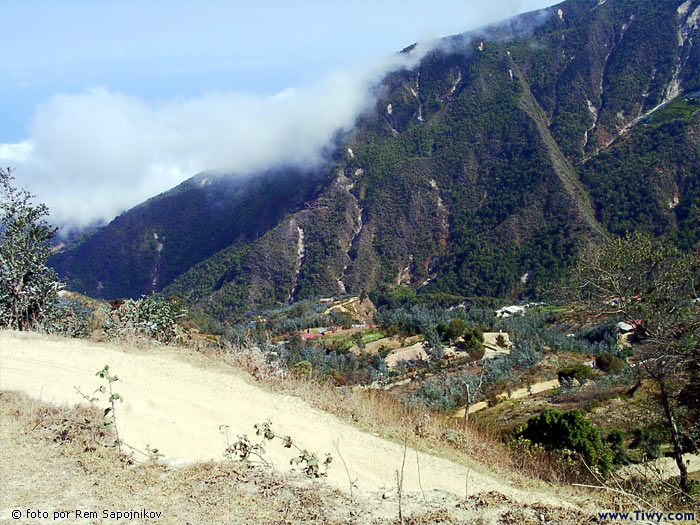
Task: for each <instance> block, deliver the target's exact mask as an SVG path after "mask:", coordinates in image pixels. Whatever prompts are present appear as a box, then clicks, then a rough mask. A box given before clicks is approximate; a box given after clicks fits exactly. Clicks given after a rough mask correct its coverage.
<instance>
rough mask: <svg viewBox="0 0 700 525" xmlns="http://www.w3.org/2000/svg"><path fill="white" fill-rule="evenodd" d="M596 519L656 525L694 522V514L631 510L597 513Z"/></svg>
mask: <svg viewBox="0 0 700 525" xmlns="http://www.w3.org/2000/svg"><path fill="white" fill-rule="evenodd" d="M598 518H599V519H601V520H610V521H629V520H634V521H638V520H647V521H655V522H657V523H659V522H662V521H676V522H682V521H695V513H694V512H646V511H643V510H633V511H631V512H599V513H598Z"/></svg>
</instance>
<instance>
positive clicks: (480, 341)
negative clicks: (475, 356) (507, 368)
mask: <svg viewBox="0 0 700 525" xmlns="http://www.w3.org/2000/svg"><path fill="white" fill-rule="evenodd" d="M464 344H465V345H466V347H467V349H475V350H480V349H482V348H483V347H484V333H483V332H482V331H481V330H480V329H479V328H475V327H473V328H469V329H468V330H465V332H464Z"/></svg>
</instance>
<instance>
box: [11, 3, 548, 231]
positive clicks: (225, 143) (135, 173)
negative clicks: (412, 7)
mask: <svg viewBox="0 0 700 525" xmlns="http://www.w3.org/2000/svg"><path fill="white" fill-rule="evenodd" d="M532 1H533V2H534V1H535V0H532ZM538 1H540V2H541V1H542V0H538ZM508 2H510V0H508V1H505V0H502V1H501V0H494V4H493V6H491V7H492V8H493V9H491V8H489V10H488V11H489V12H490V11H494V13H495V10H496V8H497V7H499V9H500V11H498V12H499V13H502V15H503V16H507V15H508V14H514V13H516V12H518V11H520V10H522V9H521V7H522V5H521V4H523V5H524V4H526V3H527V2H525V1H524V0H523V1H522V2H520V3H518V2H516V3H515V4H518V5H515V4H509V3H508ZM504 5H507V8H505V7H504ZM484 9H485V8H484ZM494 13H491V15H493V14H494ZM476 14H478V15H479V16H482V15H484V13H482V12H479V11H478V10H477V13H476ZM473 22H474V20H472V23H473ZM520 29H522V28H519V30H520ZM435 42H436V41H435V40H433V41H430V40H428V39H426V40H424V41H423V42H422V43H421V44H420V45H418V46H416V48H414V50H413V52H412V53H411V54H410V55H408V54H396V55H392V56H390V57H388V58H385V59H383V60H379V61H376V62H375V63H374V64H372V65H370V66H367V65H366V64H365V65H363V66H355V67H346V68H344V69H337V70H334V71H331V72H328V73H327V74H325V75H324V76H322V77H320V78H317V79H315V80H314V81H311V82H307V83H306V84H303V85H301V86H299V87H296V88H288V89H284V90H282V91H280V92H277V93H272V94H258V93H250V92H242V91H221V90H220V91H210V92H205V93H204V94H202V95H199V96H195V97H185V98H182V97H181V98H172V99H167V100H161V101H157V102H153V101H150V100H147V99H146V98H140V97H137V96H131V95H127V94H124V93H123V92H120V91H118V90H115V89H112V88H110V87H102V86H97V87H93V88H90V89H87V90H85V91H82V92H78V93H58V94H55V95H53V96H51V97H50V98H49V99H48V100H46V101H45V102H43V103H42V104H40V105H38V106H37V107H36V110H35V112H34V115H33V118H32V119H31V122H30V124H29V126H28V130H29V133H28V135H29V136H28V138H27V139H26V140H24V141H22V142H19V143H16V144H0V164H2V165H4V166H10V167H15V168H16V169H17V171H16V172H15V176H16V177H17V184H18V185H19V186H22V187H24V188H26V189H28V190H29V191H31V192H32V193H34V194H36V196H37V200H39V201H41V202H45V203H46V204H47V205H48V206H49V209H50V210H51V220H52V221H53V222H54V223H56V224H58V225H66V226H72V227H85V226H89V225H91V224H94V223H95V222H102V221H109V220H111V219H112V218H113V217H114V216H115V215H117V214H119V213H120V212H122V211H124V210H126V209H128V208H130V207H132V206H134V205H136V204H138V203H140V202H142V201H144V200H146V199H148V198H150V197H152V196H154V195H156V194H158V193H160V192H162V191H166V190H168V189H170V188H172V187H173V186H175V185H177V184H179V183H180V182H182V181H183V180H185V179H187V178H189V177H191V176H192V175H195V174H196V173H199V172H202V171H224V172H228V173H239V174H248V173H251V172H254V171H256V170H265V169H268V168H271V167H274V166H279V165H282V164H287V165H295V166H302V167H303V166H313V165H317V164H318V163H319V162H322V160H323V151H324V149H325V148H326V147H327V146H328V145H329V142H330V141H331V140H332V138H333V137H334V136H335V135H336V134H337V133H338V132H339V131H343V130H348V129H350V128H352V126H353V125H354V123H355V121H356V119H357V117H358V116H359V115H360V114H361V113H362V112H363V111H364V110H366V109H368V108H369V107H371V106H372V105H373V103H374V98H373V95H372V88H373V87H374V86H376V84H377V83H378V82H379V81H380V80H381V79H382V77H383V76H384V75H385V74H386V73H388V72H389V71H392V70H397V69H400V68H403V67H411V66H412V65H414V64H415V63H416V62H417V61H418V60H419V59H420V58H421V56H422V55H423V54H424V53H425V52H426V51H427V50H428V49H430V48H431V46H432V45H433V44H434V43H435ZM443 43H444V41H443Z"/></svg>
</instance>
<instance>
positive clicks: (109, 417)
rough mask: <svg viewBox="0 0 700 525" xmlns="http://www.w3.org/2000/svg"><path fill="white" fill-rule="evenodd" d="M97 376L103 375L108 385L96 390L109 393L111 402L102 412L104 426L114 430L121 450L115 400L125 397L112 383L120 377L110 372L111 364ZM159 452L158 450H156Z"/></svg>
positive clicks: (117, 445)
mask: <svg viewBox="0 0 700 525" xmlns="http://www.w3.org/2000/svg"><path fill="white" fill-rule="evenodd" d="M95 375H96V376H97V377H101V378H102V379H104V380H105V381H106V382H107V386H106V387H105V386H104V385H102V386H100V387H99V388H98V389H97V390H95V392H99V393H101V394H109V397H108V398H107V402H108V403H109V406H108V407H107V408H105V409H104V412H103V414H102V418H103V422H102V426H103V427H104V428H105V429H108V430H112V429H113V430H114V434H115V435H116V437H117V438H116V440H115V442H114V445H115V446H116V447H117V448H118V449H119V452H121V451H122V441H121V439H120V438H119V429H118V428H117V410H116V408H117V407H116V405H115V402H116V401H119V402H121V403H123V402H124V398H123V397H122V396H121V395H119V394H117V393H116V392H114V390H113V389H112V383H114V382H116V381H119V377H117V376H116V375H110V373H109V365H105V366H104V368H103V369H102V370H99V371H98V372H97V373H96V374H95ZM156 452H157V450H156Z"/></svg>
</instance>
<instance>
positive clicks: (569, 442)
mask: <svg viewBox="0 0 700 525" xmlns="http://www.w3.org/2000/svg"><path fill="white" fill-rule="evenodd" d="M521 436H522V437H523V438H525V439H528V440H530V441H532V442H533V443H540V444H541V445H543V446H544V447H546V448H549V449H553V450H562V451H567V450H568V451H571V452H575V453H578V454H580V455H581V456H582V457H583V459H584V460H585V461H586V462H587V463H588V464H589V465H591V466H596V467H598V469H599V470H600V472H601V473H602V474H603V475H607V474H608V473H609V472H610V469H611V467H612V454H611V452H610V449H608V448H607V447H605V446H604V445H603V442H602V440H601V438H600V432H599V431H598V429H597V428H595V427H594V426H593V424H591V422H590V421H588V420H587V419H586V418H585V417H584V415H583V413H582V412H581V411H580V410H567V411H566V412H561V411H559V410H556V409H553V408H548V409H545V410H543V411H542V412H540V413H539V414H537V415H536V416H533V417H531V418H530V419H529V420H528V422H527V427H525V429H524V430H523V431H522V432H521Z"/></svg>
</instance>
